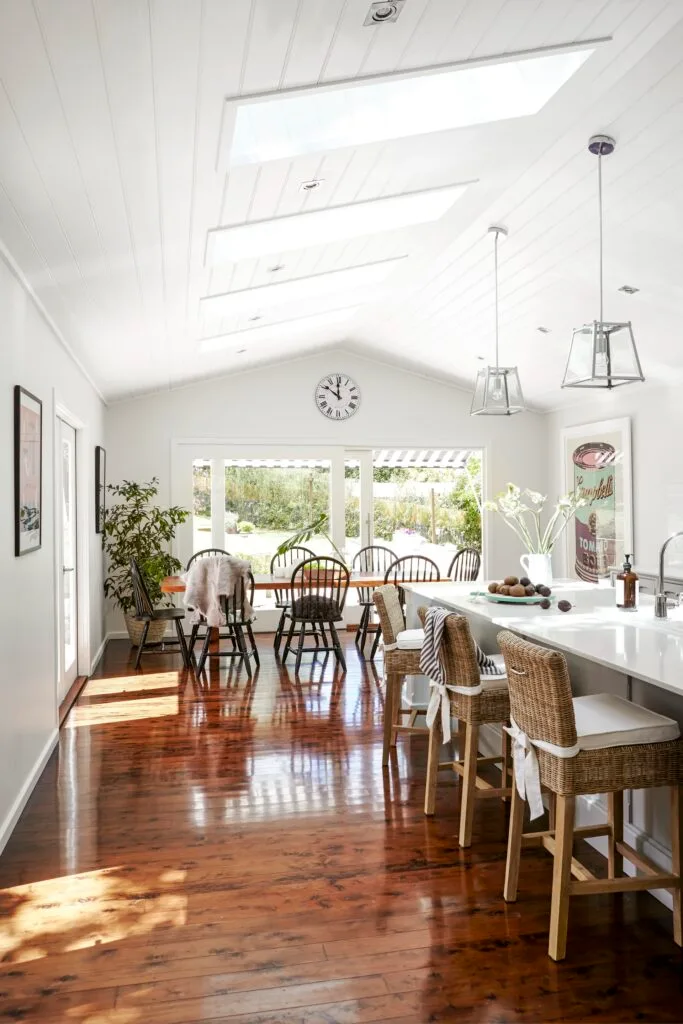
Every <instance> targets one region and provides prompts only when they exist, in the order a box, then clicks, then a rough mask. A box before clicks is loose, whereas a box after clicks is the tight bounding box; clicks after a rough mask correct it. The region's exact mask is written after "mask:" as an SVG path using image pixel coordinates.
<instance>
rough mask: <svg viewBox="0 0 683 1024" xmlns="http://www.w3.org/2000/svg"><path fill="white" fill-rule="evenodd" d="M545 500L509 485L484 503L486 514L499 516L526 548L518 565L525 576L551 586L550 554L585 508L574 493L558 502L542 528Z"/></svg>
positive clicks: (535, 494)
mask: <svg viewBox="0 0 683 1024" xmlns="http://www.w3.org/2000/svg"><path fill="white" fill-rule="evenodd" d="M546 501H547V498H546V496H545V495H544V494H539V493H538V491H530V490H529V489H528V488H527V489H526V490H524V491H523V490H521V488H519V487H517V486H516V484H508V486H507V490H506V491H503V493H502V494H498V495H497V496H496V498H495V499H494V500H493V501H486V502H484V508H485V509H487V510H488V511H489V512H498V514H499V515H501V516H502V517H503V520H504V521H505V522H506V523H507V525H508V526H509V527H510V529H511V530H513V531H514V532H515V533H516V534H517V536H518V537H519V539H520V540H521V541H522V543H523V544H524V547H525V554H523V555H522V557H521V558H520V560H519V561H520V563H521V566H522V568H523V569H524V571H525V573H526V575H527V576H528V577H529V579H531V580H532V581H533V582H534V583H545V584H550V583H552V576H553V570H552V561H551V554H552V550H553V548H554V547H555V544H556V542H557V541H558V539H559V538H560V537H561V535H562V534H563V532H564V531H565V529H566V528H567V525H568V524H569V522H570V520H571V519H573V518H574V513H575V512H576V510H577V508H581V507H582V506H583V505H585V504H586V499H585V498H580V497H579V495H578V493H577V492H576V491H570V492H569V494H565V495H563V497H561V498H558V500H557V504H556V505H555V509H554V511H553V513H552V515H551V516H550V519H549V520H548V522H547V524H546V525H545V527H542V525H541V516H542V513H543V509H544V507H545V503H546Z"/></svg>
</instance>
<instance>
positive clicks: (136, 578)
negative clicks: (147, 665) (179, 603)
mask: <svg viewBox="0 0 683 1024" xmlns="http://www.w3.org/2000/svg"><path fill="white" fill-rule="evenodd" d="M130 576H131V582H132V584H133V600H134V601H135V615H134V616H133V617H134V618H135V619H136V621H137V622H142V623H144V625H143V629H142V637H141V639H140V644H139V646H138V653H137V657H136V658H135V668H136V669H138V668H139V667H140V659H141V658H142V655H143V654H161V653H163V649H164V647H168V646H169V645H170V644H175V643H177V644H178V646H179V648H180V654H181V656H182V659H183V665H184V666H185V668H189V667H190V655H189V652H188V649H187V644H186V642H185V633H184V632H183V619H184V618H185V609H184V608H155V607H154V606H153V604H152V600H151V598H150V596H149V591H148V590H147V585H146V583H145V580H144V577H143V575H142V572H141V571H140V566H139V565H138V563H137V562H136V560H135V559H134V558H131V560H130ZM151 622H173V623H175V629H176V634H177V637H178V639H177V640H171V641H168V640H165V641H164V640H162V641H161V642H160V643H155V644H147V634H148V632H149V626H150V623H151ZM150 648H154V650H150Z"/></svg>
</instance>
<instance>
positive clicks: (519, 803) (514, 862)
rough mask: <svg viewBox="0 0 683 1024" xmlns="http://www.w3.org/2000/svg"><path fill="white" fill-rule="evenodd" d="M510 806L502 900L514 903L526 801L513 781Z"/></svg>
mask: <svg viewBox="0 0 683 1024" xmlns="http://www.w3.org/2000/svg"><path fill="white" fill-rule="evenodd" d="M511 801H512V806H511V807H510V830H509V832H508V855H507V860H506V861H505V887H504V888H503V899H504V900H505V901H506V902H507V903H514V902H515V900H516V899H517V884H518V882H519V861H520V858H521V855H522V829H523V826H524V807H525V805H526V800H523V799H522V797H521V796H520V795H519V793H518V792H517V786H516V785H515V782H514V779H513V781H512V797H511Z"/></svg>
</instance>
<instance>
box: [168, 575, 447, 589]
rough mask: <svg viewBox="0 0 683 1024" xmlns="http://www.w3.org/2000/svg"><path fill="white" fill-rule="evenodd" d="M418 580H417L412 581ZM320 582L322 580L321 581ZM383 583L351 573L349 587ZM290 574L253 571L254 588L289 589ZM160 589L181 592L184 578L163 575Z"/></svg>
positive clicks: (443, 580)
mask: <svg viewBox="0 0 683 1024" xmlns="http://www.w3.org/2000/svg"><path fill="white" fill-rule="evenodd" d="M446 579H447V577H445V578H442V579H440V580H432V581H431V582H432V583H439V582H445V580H446ZM400 582H401V583H408V582H410V581H409V580H401V581H400ZM412 582H419V581H416V580H414V581H412ZM321 583H322V581H321ZM383 585H384V576H383V575H379V576H378V575H372V574H370V573H362V572H361V573H351V576H350V578H349V587H352V588H353V589H355V590H358V589H360V588H361V587H370V588H371V589H376V588H377V587H381V586H383ZM291 589H292V577H291V576H284V577H282V576H273V575H272V574H271V573H269V572H262V573H254V590H291ZM161 590H162V592H163V593H164V594H183V593H184V592H185V580H184V579H183V577H182V576H165V577H164V579H163V580H162V581H161Z"/></svg>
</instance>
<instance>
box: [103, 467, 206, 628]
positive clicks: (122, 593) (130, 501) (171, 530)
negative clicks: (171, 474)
mask: <svg viewBox="0 0 683 1024" xmlns="http://www.w3.org/2000/svg"><path fill="white" fill-rule="evenodd" d="M158 484H159V481H158V479H157V478H156V477H154V478H153V479H152V480H151V481H150V482H149V483H146V484H136V483H133V482H132V481H130V480H124V481H123V482H122V483H120V484H108V485H107V490H108V492H109V494H110V495H111V496H112V497H113V498H115V499H118V500H117V501H116V503H115V504H113V505H109V507H108V508H107V510H106V516H105V519H104V535H103V539H102V545H103V547H104V551H105V554H106V556H107V562H108V576H107V578H106V579H105V581H104V593H105V596H106V597H109V598H111V600H112V601H113V603H114V604H115V605H116V606H117V607H118V608H120V609H121V611H122V612H124V614H125V613H127V612H129V611H130V610H131V609H132V608H133V606H134V604H135V602H134V599H133V586H132V582H131V578H130V560H131V558H134V559H135V560H136V562H137V563H138V565H139V566H140V571H141V573H142V575H143V578H144V580H145V583H146V585H147V589H148V591H149V596H150V599H151V601H152V604H153V605H154V606H155V607H156V606H157V605H160V604H162V603H163V601H164V595H163V594H162V592H161V587H160V584H161V581H162V580H163V578H164V576H171V575H173V573H175V572H178V570H179V569H182V564H181V563H180V562H179V561H178V559H177V558H174V557H173V555H171V554H170V552H169V550H168V549H169V546H170V544H171V541H172V540H173V538H174V537H175V532H176V528H177V527H178V526H179V525H180V524H181V523H184V522H185V520H186V519H187V517H188V516H189V514H190V513H189V512H188V511H187V510H186V509H184V508H180V507H179V506H178V505H173V506H172V507H171V508H166V509H164V508H158V506H156V505H154V504H152V499H153V498H155V497H156V495H157V494H158V491H159V487H158Z"/></svg>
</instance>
